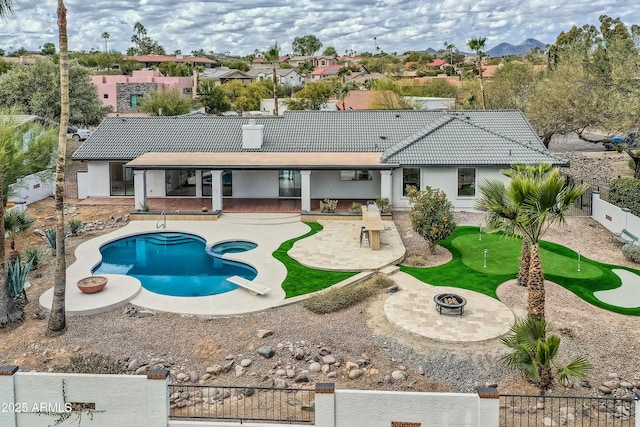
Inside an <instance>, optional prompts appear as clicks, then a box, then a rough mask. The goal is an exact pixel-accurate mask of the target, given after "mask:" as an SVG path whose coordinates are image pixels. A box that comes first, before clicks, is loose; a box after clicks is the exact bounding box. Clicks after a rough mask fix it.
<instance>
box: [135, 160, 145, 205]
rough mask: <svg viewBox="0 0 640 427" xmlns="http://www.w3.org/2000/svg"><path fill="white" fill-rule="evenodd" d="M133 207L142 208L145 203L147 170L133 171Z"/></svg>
mask: <svg viewBox="0 0 640 427" xmlns="http://www.w3.org/2000/svg"><path fill="white" fill-rule="evenodd" d="M133 194H134V206H133V208H134V209H139V210H142V209H143V206H145V205H146V203H147V171H146V170H138V169H136V170H134V171H133Z"/></svg>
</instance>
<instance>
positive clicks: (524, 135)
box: [72, 110, 568, 211]
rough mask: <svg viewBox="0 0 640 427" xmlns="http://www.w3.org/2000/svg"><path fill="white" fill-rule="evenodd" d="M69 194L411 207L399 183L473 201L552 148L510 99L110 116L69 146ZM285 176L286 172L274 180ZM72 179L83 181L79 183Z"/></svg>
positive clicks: (459, 203)
mask: <svg viewBox="0 0 640 427" xmlns="http://www.w3.org/2000/svg"><path fill="white" fill-rule="evenodd" d="M72 158H73V159H74V160H79V161H84V162H86V163H87V173H86V174H83V175H79V176H78V188H79V192H80V194H79V196H80V197H81V198H82V197H110V196H114V197H116V196H117V197H122V196H130V197H132V199H133V200H132V201H133V202H134V203H135V206H141V205H143V203H144V202H145V201H146V200H147V199H148V198H167V199H174V198H195V199H198V198H201V199H202V198H206V199H208V200H211V205H212V207H213V209H214V210H222V211H224V206H225V199H227V198H232V199H235V198H262V199H298V200H300V203H301V207H302V211H311V210H312V209H313V210H317V209H318V206H316V205H317V202H315V201H314V203H313V205H312V200H317V199H324V198H331V199H346V200H354V199H356V200H358V199H359V200H362V199H365V200H367V199H376V198H377V197H386V198H388V199H389V200H390V201H391V204H392V206H393V208H394V209H398V210H402V209H409V208H410V206H411V205H410V202H409V200H407V198H406V194H405V193H406V188H407V186H409V185H412V186H416V187H419V188H421V189H423V188H425V186H427V185H429V186H432V187H438V188H440V189H442V190H443V191H444V192H445V193H446V194H447V197H448V198H449V200H451V202H452V203H453V205H454V207H455V208H456V209H458V210H473V209H474V206H475V202H476V197H477V195H478V192H479V190H478V185H479V184H480V183H481V182H483V181H484V180H485V179H504V180H505V181H506V180H507V179H508V178H506V177H505V176H504V175H502V174H501V172H500V170H501V169H505V168H508V167H509V166H510V165H512V164H514V163H525V164H539V163H551V164H553V165H556V166H561V165H567V164H568V161H567V160H565V159H563V158H561V157H559V156H557V155H555V154H552V153H550V152H549V151H548V150H547V149H546V148H545V147H544V145H543V144H542V142H541V141H540V139H539V137H538V135H537V134H536V132H535V131H534V130H533V129H532V127H531V125H530V124H529V122H527V120H526V118H525V117H524V115H523V113H522V112H520V111H515V110H486V111H475V110H470V111H335V112H324V111H287V112H286V113H285V114H284V115H283V116H281V117H259V118H246V117H216V116H205V115H202V114H197V115H191V116H190V115H186V116H177V117H126V118H123V117H108V118H106V119H105V120H104V121H103V122H102V124H100V126H99V127H98V128H97V129H96V130H95V131H94V133H93V134H92V135H91V137H89V139H88V140H87V141H85V142H84V144H82V146H81V147H80V148H79V149H78V150H77V151H76V152H75V153H74V154H73V156H72ZM283 177H287V178H288V179H283ZM80 189H82V191H80Z"/></svg>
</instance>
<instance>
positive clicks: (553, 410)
mask: <svg viewBox="0 0 640 427" xmlns="http://www.w3.org/2000/svg"><path fill="white" fill-rule="evenodd" d="M637 399H638V396H636V399H633V398H615V397H579V396H522V395H501V396H500V427H534V426H535V427H537V426H551V425H557V426H570V427H572V426H581V427H596V426H597V427H634V426H635V410H636V402H635V400H637Z"/></svg>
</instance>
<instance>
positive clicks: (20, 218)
mask: <svg viewBox="0 0 640 427" xmlns="http://www.w3.org/2000/svg"><path fill="white" fill-rule="evenodd" d="M34 222H35V220H34V219H33V218H31V217H29V216H28V215H27V212H26V211H20V212H18V211H16V210H12V211H10V212H8V213H6V214H5V216H4V229H5V233H6V234H7V235H8V236H9V239H11V250H12V251H15V250H16V236H18V235H20V234H22V233H25V232H26V231H28V230H29V229H30V228H31V227H33V224H34Z"/></svg>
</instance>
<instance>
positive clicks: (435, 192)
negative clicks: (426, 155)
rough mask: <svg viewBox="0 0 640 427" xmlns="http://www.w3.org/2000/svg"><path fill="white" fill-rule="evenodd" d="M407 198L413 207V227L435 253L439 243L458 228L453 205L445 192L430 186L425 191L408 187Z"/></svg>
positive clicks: (410, 215) (411, 216)
mask: <svg viewBox="0 0 640 427" xmlns="http://www.w3.org/2000/svg"><path fill="white" fill-rule="evenodd" d="M407 198H408V199H409V201H410V202H411V203H412V205H413V206H412V207H411V212H410V214H409V217H410V218H411V227H412V228H413V230H414V231H415V232H416V233H418V234H419V235H420V236H421V237H422V238H423V239H425V240H426V241H427V243H428V244H429V250H431V253H435V251H436V246H437V245H438V243H439V242H440V241H441V240H444V239H446V238H447V237H449V235H451V233H453V230H455V228H456V221H455V218H454V215H453V213H454V212H453V204H452V203H451V202H450V201H449V200H448V199H447V195H446V194H445V192H444V191H442V190H440V189H439V188H433V187H429V186H426V187H425V189H424V190H423V191H419V190H418V189H416V188H415V187H407Z"/></svg>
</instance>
